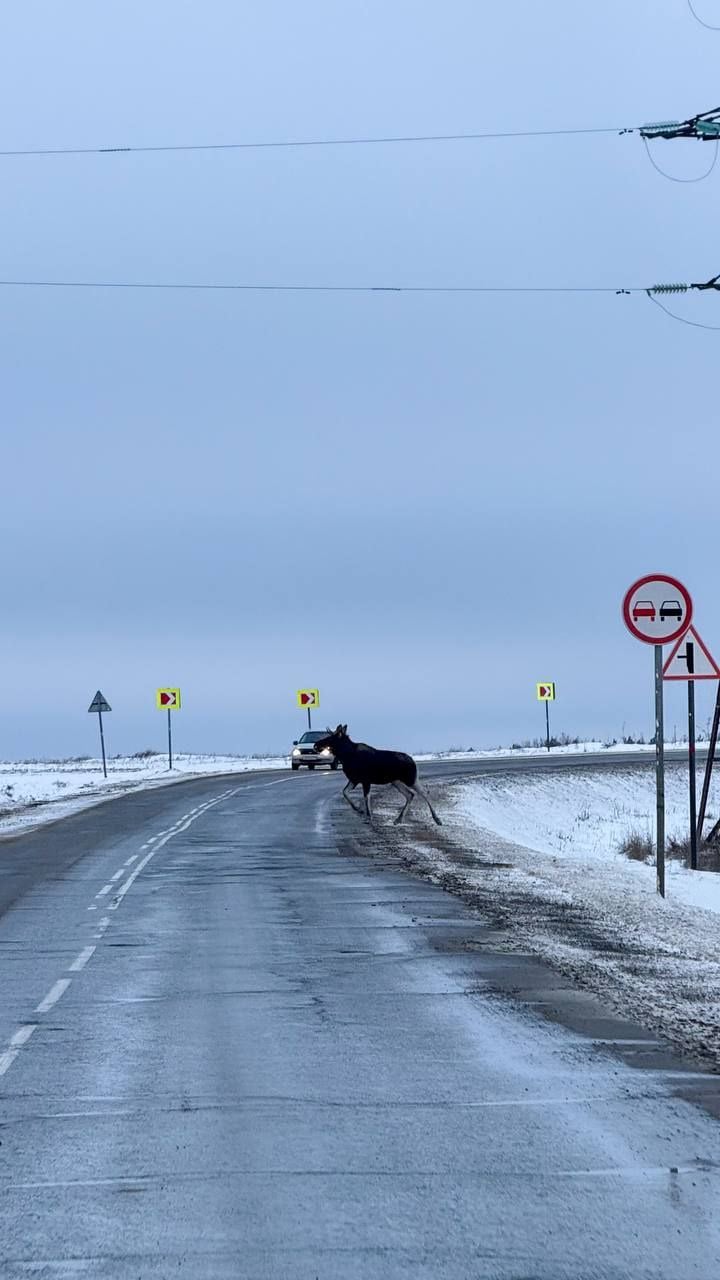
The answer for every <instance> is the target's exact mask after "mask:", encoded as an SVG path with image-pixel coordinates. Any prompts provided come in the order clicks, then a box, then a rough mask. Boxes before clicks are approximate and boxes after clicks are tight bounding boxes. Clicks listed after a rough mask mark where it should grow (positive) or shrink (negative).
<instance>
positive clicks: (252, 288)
mask: <svg viewBox="0 0 720 1280" xmlns="http://www.w3.org/2000/svg"><path fill="white" fill-rule="evenodd" d="M0 288H6V289H114V290H118V289H124V290H129V291H137V290H141V291H142V290H158V291H180V290H184V291H190V292H227V293H241V292H242V293H336V294H340V293H343V294H359V293H411V294H441V293H442V294H486V295H489V294H500V293H504V294H538V295H541V294H545V295H547V294H581V293H584V294H599V293H604V294H608V293H611V294H615V295H616V296H620V295H626V296H629V295H630V294H639V293H644V294H645V295H646V297H648V298H649V299H650V301H651V302H654V303H655V304H656V306H658V307H659V308H660V310H661V311H663V312H664V313H665V315H667V316H669V317H670V319H671V320H677V321H678V322H679V323H680V324H687V325H691V326H692V327H693V328H695V329H711V330H716V331H718V332H720V325H709V324H702V323H700V322H699V321H697V320H689V319H686V318H685V317H684V316H678V315H676V314H675V313H674V312H672V311H670V310H669V308H668V307H666V306H665V305H664V304H663V303H662V302H660V301H659V300H658V298H657V296H656V295H657V294H671V293H689V292H690V291H692V290H701V291H704V290H713V291H715V292H718V293H720V274H719V275H717V276H713V277H712V278H711V279H710V280H706V281H704V282H697V283H695V284H685V283H674V284H656V285H651V286H650V287H649V288H648V287H643V286H639V285H632V286H630V287H629V288H626V287H622V288H615V287H614V286H612V285H525V284H523V285H482V284H480V285H425V284H421V285H388V284H385V285H368V284H245V283H242V284H222V283H212V282H210V283H208V282H197V281H148V280H0Z"/></svg>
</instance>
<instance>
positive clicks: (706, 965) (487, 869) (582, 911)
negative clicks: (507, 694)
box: [336, 780, 720, 1071]
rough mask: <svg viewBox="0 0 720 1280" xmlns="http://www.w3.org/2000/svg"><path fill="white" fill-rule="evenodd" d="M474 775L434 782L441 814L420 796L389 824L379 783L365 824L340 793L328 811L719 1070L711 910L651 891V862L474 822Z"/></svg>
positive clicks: (514, 950) (512, 939) (356, 847)
mask: <svg viewBox="0 0 720 1280" xmlns="http://www.w3.org/2000/svg"><path fill="white" fill-rule="evenodd" d="M472 785H473V784H472V783H468V782H462V781H455V782H442V783H441V782H439V781H437V780H435V781H434V782H433V783H432V784H431V788H432V797H433V803H434V804H436V805H437V806H438V808H439V809H440V812H441V813H442V815H443V826H442V827H435V826H433V824H432V823H431V821H430V820H429V815H428V816H427V821H426V816H425V813H423V812H422V811H421V810H420V806H417V810H416V812H415V816H414V819H413V821H412V822H409V823H407V824H404V825H403V826H401V827H397V826H394V825H393V821H392V820H393V818H394V817H395V815H396V813H397V809H398V805H397V801H396V798H395V797H394V793H392V792H390V793H388V794H381V793H378V799H377V802H376V806H375V822H374V825H373V826H372V827H370V826H368V825H367V824H365V823H363V822H362V820H361V819H360V818H359V817H356V816H355V815H354V814H352V813H351V812H350V810H349V809H347V807H346V806H344V805H343V807H342V810H338V812H337V813H336V821H337V823H338V825H339V826H340V827H341V829H342V833H343V836H344V837H345V838H346V839H347V840H348V842H349V844H350V847H351V849H352V851H354V852H355V851H356V852H358V853H361V854H364V855H365V856H367V857H372V858H382V859H389V860H391V861H392V862H394V863H399V864H401V865H402V866H403V867H404V868H405V869H406V870H407V871H409V872H412V873H413V874H415V875H419V876H422V877H423V878H425V879H427V880H429V881H431V882H433V883H435V884H439V885H441V886H442V887H443V888H444V889H446V890H447V891H448V892H450V893H453V894H457V895H459V896H460V897H462V898H463V900H464V901H465V902H466V903H467V904H468V905H470V906H471V907H472V908H473V910H474V911H476V912H477V914H478V916H480V917H481V918H482V919H483V921H484V922H485V923H486V924H488V925H490V926H491V927H492V931H493V947H494V948H496V949H497V951H498V952H500V953H506V954H508V955H519V954H522V955H529V956H533V957H536V958H538V959H541V960H542V961H543V962H544V963H546V964H547V965H549V966H550V967H551V968H552V969H553V970H554V971H555V972H556V973H557V974H558V975H559V977H561V978H562V979H563V980H569V981H571V982H572V983H574V984H575V985H576V986H578V987H579V988H581V989H582V990H584V991H585V992H588V993H591V994H592V995H594V996H596V997H598V998H599V999H600V1000H602V1002H603V1004H604V1005H605V1006H606V1007H607V1008H608V1009H611V1010H613V1011H614V1012H615V1013H616V1014H617V1015H618V1016H620V1017H623V1018H628V1019H631V1020H633V1021H635V1022H637V1023H638V1024H639V1025H641V1026H642V1027H643V1028H645V1029H647V1030H648V1031H651V1032H653V1033H655V1034H656V1035H657V1036H659V1037H661V1038H662V1040H663V1041H664V1042H665V1043H667V1044H668V1045H670V1046H672V1047H673V1048H674V1049H676V1050H677V1051H679V1052H681V1053H682V1054H683V1055H684V1056H685V1057H687V1058H690V1059H692V1060H694V1061H696V1062H698V1064H700V1065H702V1066H703V1067H704V1068H708V1067H709V1068H710V1069H711V1070H718V1071H720V959H719V957H718V916H717V913H716V912H714V911H710V910H706V909H703V908H702V907H699V906H695V905H688V904H683V903H682V902H680V901H677V900H673V898H672V897H669V898H667V899H665V900H663V899H661V898H659V897H658V896H657V895H656V893H655V891H654V883H653V877H652V876H648V874H647V872H648V868H646V867H642V866H638V865H636V864H634V863H632V862H627V863H626V864H625V860H620V859H618V860H617V862H618V863H619V864H620V865H619V867H616V868H615V869H614V871H613V873H612V874H608V866H607V863H605V862H603V861H601V860H598V859H593V858H588V859H578V858H574V859H567V858H562V857H553V856H552V855H551V854H548V853H541V852H537V851H535V850H533V849H530V848H528V847H526V846H525V845H521V844H517V843H514V842H513V841H512V840H509V839H507V837H505V836H501V835H499V834H497V833H496V832H494V831H491V830H487V829H483V828H481V827H478V826H477V825H476V823H475V822H473V821H472V820H471V819H470V818H469V817H468V814H467V812H466V807H467V795H466V794H465V793H466V789H467V788H468V787H469V786H472Z"/></svg>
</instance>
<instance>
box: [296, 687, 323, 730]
mask: <svg viewBox="0 0 720 1280" xmlns="http://www.w3.org/2000/svg"><path fill="white" fill-rule="evenodd" d="M297 704H298V706H299V707H304V708H306V709H307V713H308V729H312V716H311V714H310V713H311V711H312V708H313V707H316V708H317V707H319V706H320V690H319V689H298V691H297Z"/></svg>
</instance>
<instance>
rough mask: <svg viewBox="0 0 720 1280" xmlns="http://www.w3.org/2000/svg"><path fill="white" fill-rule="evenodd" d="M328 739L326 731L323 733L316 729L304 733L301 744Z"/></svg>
mask: <svg viewBox="0 0 720 1280" xmlns="http://www.w3.org/2000/svg"><path fill="white" fill-rule="evenodd" d="M326 737H327V733H326V731H325V730H324V729H323V730H322V731H321V732H318V731H317V730H316V729H312V730H308V731H307V732H306V733H304V734H303V736H302V738H301V739H300V741H301V742H319V741H320V739H321V738H326Z"/></svg>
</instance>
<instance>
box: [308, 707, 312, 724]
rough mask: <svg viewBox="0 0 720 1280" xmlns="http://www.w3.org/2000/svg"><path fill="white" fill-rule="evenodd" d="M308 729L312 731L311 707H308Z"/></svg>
mask: <svg viewBox="0 0 720 1280" xmlns="http://www.w3.org/2000/svg"><path fill="white" fill-rule="evenodd" d="M308 729H312V716H311V715H310V708H309V707H308Z"/></svg>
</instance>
